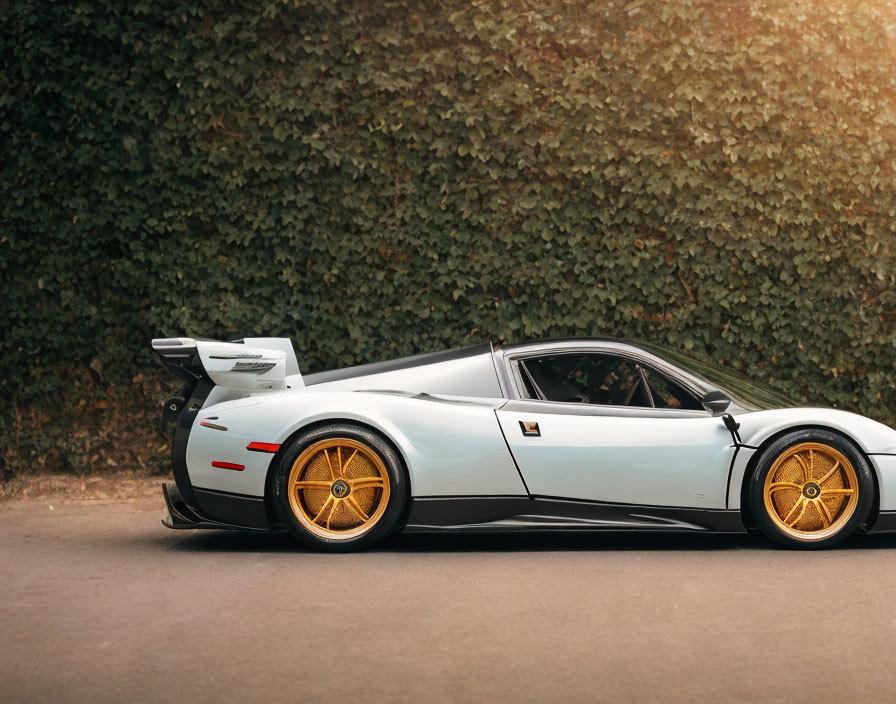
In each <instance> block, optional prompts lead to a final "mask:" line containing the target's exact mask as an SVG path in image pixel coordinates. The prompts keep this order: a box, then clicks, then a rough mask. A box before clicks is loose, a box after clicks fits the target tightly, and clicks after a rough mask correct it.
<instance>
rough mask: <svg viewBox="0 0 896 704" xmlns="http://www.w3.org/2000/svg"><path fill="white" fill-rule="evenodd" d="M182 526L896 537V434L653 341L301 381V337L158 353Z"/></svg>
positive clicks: (379, 368)
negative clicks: (796, 400)
mask: <svg viewBox="0 0 896 704" xmlns="http://www.w3.org/2000/svg"><path fill="white" fill-rule="evenodd" d="M152 346H153V349H154V350H155V351H156V352H157V353H158V354H159V355H160V356H161V358H162V360H163V361H164V362H165V364H166V365H167V367H168V368H169V369H170V370H171V371H173V372H174V373H175V374H176V375H177V376H179V377H180V378H181V379H182V380H183V382H184V387H183V390H182V392H181V393H180V395H179V396H175V397H173V398H171V399H169V400H168V401H167V402H166V404H165V411H164V414H163V424H164V425H166V426H167V427H168V428H169V430H170V429H172V428H173V449H172V462H173V465H174V479H175V485H176V486H171V485H166V486H165V487H164V492H165V499H166V502H167V504H168V511H169V514H170V515H169V517H168V518H167V519H166V520H165V521H164V523H165V525H167V526H168V527H170V528H223V529H238V530H251V531H270V530H273V529H276V528H285V529H287V530H288V531H290V532H291V533H292V534H293V535H294V536H295V537H296V538H298V539H299V540H301V541H303V542H304V543H307V544H308V545H311V546H313V547H315V548H320V549H324V550H332V551H345V550H356V549H359V548H363V547H366V546H369V545H371V544H373V543H374V542H376V541H378V540H380V539H381V538H383V537H384V536H386V535H388V534H389V533H391V532H393V531H396V530H402V531H405V532H422V531H532V530H538V531H543V530H625V531H632V530H639V531H722V532H742V531H745V530H748V529H749V528H754V527H755V528H758V529H759V530H760V531H762V533H764V534H765V535H766V536H768V537H769V538H771V539H773V540H775V541H778V542H779V543H782V544H784V545H788V546H793V547H814V548H818V547H827V546H830V545H833V544H834V543H836V542H838V541H840V540H842V539H843V538H845V537H846V536H847V535H849V534H851V533H853V532H855V531H862V532H871V531H886V530H896V431H894V430H892V429H891V428H889V427H887V426H885V425H882V424H880V423H878V422H876V421H873V420H870V419H868V418H865V417H862V416H859V415H856V414H853V413H848V412H845V411H840V410H835V409H828V408H805V407H797V406H794V405H793V404H791V403H790V402H789V401H788V400H787V399H786V398H783V397H782V396H780V395H778V394H777V393H775V392H772V391H769V390H767V389H764V388H761V387H759V386H758V385H756V384H752V383H750V382H748V381H746V380H745V379H743V378H742V377H740V376H739V375H737V374H734V373H732V372H730V371H726V370H724V369H721V368H718V367H715V366H712V365H707V364H705V363H702V362H699V361H696V360H694V359H690V358H688V357H685V356H682V355H680V354H678V353H674V352H669V351H667V350H664V349H661V348H657V347H654V346H652V345H647V344H640V343H630V342H623V341H619V340H607V339H574V340H558V341H550V342H533V343H527V344H518V345H509V346H501V347H499V346H495V345H492V344H483V345H480V346H476V347H469V348H465V349H457V350H450V351H447V352H439V353H434V354H424V355H417V356H414V357H406V358H403V359H398V360H395V361H391V362H381V363H376V364H365V365H361V366H356V367H351V368H348V369H338V370H335V371H327V372H320V373H316V374H310V375H302V374H301V373H300V371H299V365H298V363H297V360H296V355H295V352H294V350H293V346H292V343H291V342H290V341H289V340H288V339H285V338H246V339H243V340H240V341H237V342H216V341H205V340H194V339H190V338H169V339H158V340H153V342H152Z"/></svg>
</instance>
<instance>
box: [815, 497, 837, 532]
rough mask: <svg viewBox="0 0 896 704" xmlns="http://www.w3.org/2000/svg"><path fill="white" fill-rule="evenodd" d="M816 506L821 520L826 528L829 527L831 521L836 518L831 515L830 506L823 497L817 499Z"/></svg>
mask: <svg viewBox="0 0 896 704" xmlns="http://www.w3.org/2000/svg"><path fill="white" fill-rule="evenodd" d="M815 508H816V509H818V515H819V516H821V522H822V524H823V526H824V527H825V528H827V527H828V526H829V525H831V523H833V522H834V518H833V517H832V516H831V512H830V511H829V510H828V507H827V506H825V505H824V501H822V500H821V499H816V500H815Z"/></svg>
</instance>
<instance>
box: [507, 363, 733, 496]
mask: <svg viewBox="0 0 896 704" xmlns="http://www.w3.org/2000/svg"><path fill="white" fill-rule="evenodd" d="M601 356H602V360H601V363H600V364H591V365H590V366H589V364H583V363H579V364H578V365H576V364H569V363H568V360H564V362H563V364H565V365H566V366H567V367H569V369H571V370H572V371H568V370H566V369H565V368H564V369H563V370H561V373H559V374H555V375H554V378H553V379H550V378H548V375H545V374H542V375H541V377H542V378H541V379H540V380H539V379H538V378H537V377H538V374H537V373H536V367H535V361H536V360H539V359H541V358H539V357H538V356H537V355H536V356H533V357H530V358H524V359H519V360H513V363H514V364H517V365H518V367H517V368H516V370H515V372H516V374H515V378H516V380H517V382H518V383H519V384H520V386H521V388H520V395H521V396H523V395H528V396H530V397H531V398H518V399H513V400H511V401H509V402H508V403H507V404H505V405H504V406H503V407H502V408H500V409H499V410H498V411H497V415H498V420H499V422H500V424H501V428H502V430H503V432H504V436H505V437H506V439H507V443H508V445H509V447H510V450H511V452H512V453H513V456H514V459H515V460H516V463H517V466H518V467H519V470H520V473H521V475H522V477H523V479H524V480H525V482H526V486H527V488H528V490H529V492H530V493H531V494H533V495H536V496H548V497H558V498H567V499H582V500H589V501H599V502H612V503H621V504H635V505H643V506H677V507H695V508H707V509H710V508H716V509H717V508H725V504H726V495H727V483H728V471H729V468H730V466H731V460H732V458H733V455H734V447H733V444H732V440H731V435H730V433H729V432H728V430H727V429H726V427H725V425H724V423H723V422H722V419H721V418H720V417H718V416H712V415H711V414H710V413H709V412H707V411H706V410H703V409H702V407H701V406H700V405H699V402H697V401H696V399H695V398H694V397H693V395H689V396H688V397H685V395H686V394H688V392H687V391H686V390H685V389H684V388H682V387H681V385H679V384H677V383H676V382H675V381H674V380H672V379H669V378H668V377H667V376H666V375H663V374H661V373H660V372H658V371H656V369H652V368H649V367H648V365H647V364H646V363H644V362H643V361H639V360H637V359H633V358H630V357H626V356H623V357H621V362H619V361H617V362H616V363H615V367H613V370H614V371H613V372H612V373H609V372H607V371H606V369H608V368H610V367H611V366H612V365H613V363H614V359H617V358H620V356H619V355H606V354H603V355H601ZM553 357H557V355H553ZM603 358H606V359H603ZM607 360H609V361H607ZM586 361H587V360H586ZM601 365H603V366H601ZM626 365H627V366H626ZM583 369H584V370H585V371H584V372H583ZM620 370H627V371H620ZM632 370H634V371H632ZM530 372H531V373H530ZM636 374H637V375H640V378H641V380H642V383H643V386H642V388H640V389H634V390H633V389H632V388H629V386H626V383H627V382H626V381H625V379H626V375H628V377H630V378H631V379H634V378H635V376H636ZM648 374H649V381H648V377H647V375H648ZM602 375H606V376H605V377H604V376H602ZM589 376H594V378H593V379H589ZM539 381H540V382H541V384H539V383H538V382H539ZM664 385H665V387H666V389H669V388H672V390H673V391H674V394H677V396H678V398H676V396H675V395H669V396H668V398H667V399H665V402H664V401H663V399H661V398H656V399H652V398H651V396H652V395H654V394H655V395H656V396H657V397H659V396H661V395H662V394H664V393H666V392H665V391H663V390H662V387H663V386H664ZM542 386H546V387H550V388H549V389H548V391H544V390H543V389H542V388H541V387H542ZM651 386H653V387H654V390H653V392H652V393H651V391H650V388H651ZM551 399H555V400H551ZM607 401H610V402H611V403H607ZM672 401H676V402H677V404H678V405H677V407H676V405H675V403H672Z"/></svg>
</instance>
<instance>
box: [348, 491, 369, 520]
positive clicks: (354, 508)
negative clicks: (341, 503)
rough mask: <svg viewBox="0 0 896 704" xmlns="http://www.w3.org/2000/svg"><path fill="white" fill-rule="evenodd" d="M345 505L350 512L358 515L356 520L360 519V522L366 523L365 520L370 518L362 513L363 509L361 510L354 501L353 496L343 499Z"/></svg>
mask: <svg viewBox="0 0 896 704" xmlns="http://www.w3.org/2000/svg"><path fill="white" fill-rule="evenodd" d="M345 503H347V504H348V507H349V508H350V509H351V510H352V511H354V512H355V513H357V514H358V518H360V519H361V520H362V521H366V520H367V519H369V518H370V516H368V515H367V514H366V513H364V509H363V508H361V506H360V505H359V504H358V502H357V501H356V500H355V497H354V496H347V497H346V499H345Z"/></svg>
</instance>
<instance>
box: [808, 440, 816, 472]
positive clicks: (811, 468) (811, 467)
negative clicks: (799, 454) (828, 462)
mask: <svg viewBox="0 0 896 704" xmlns="http://www.w3.org/2000/svg"><path fill="white" fill-rule="evenodd" d="M814 471H815V454H814V453H813V452H812V448H811V447H810V448H809V478H810V479H811V478H812V473H813V472H814Z"/></svg>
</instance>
